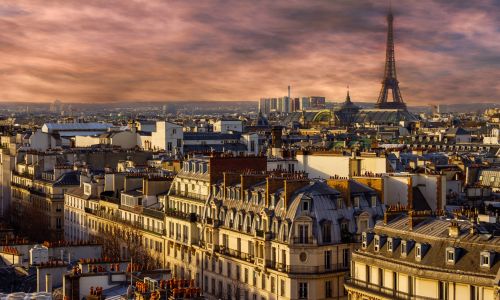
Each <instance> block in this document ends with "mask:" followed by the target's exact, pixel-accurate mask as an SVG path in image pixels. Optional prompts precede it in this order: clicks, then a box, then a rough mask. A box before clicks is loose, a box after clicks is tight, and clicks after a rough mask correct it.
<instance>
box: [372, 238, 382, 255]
mask: <svg viewBox="0 0 500 300" xmlns="http://www.w3.org/2000/svg"><path fill="white" fill-rule="evenodd" d="M373 249H375V251H376V252H378V251H379V250H380V237H379V236H378V235H376V236H375V241H374V246H373Z"/></svg>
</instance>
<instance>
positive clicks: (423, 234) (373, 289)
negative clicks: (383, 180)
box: [345, 207, 500, 300]
mask: <svg viewBox="0 0 500 300" xmlns="http://www.w3.org/2000/svg"><path fill="white" fill-rule="evenodd" d="M476 220H477V214H476V212H474V211H461V212H458V213H456V214H455V216H454V217H453V216H446V215H441V216H439V215H435V214H432V213H431V212H430V211H424V212H415V211H405V210H403V209H402V208H401V207H395V208H392V209H388V211H387V212H386V214H385V216H384V221H380V222H379V223H377V225H376V226H375V228H374V229H373V230H371V231H370V230H369V231H367V232H365V233H363V236H362V245H361V248H360V249H358V250H356V251H355V252H354V253H353V254H352V263H351V274H350V279H349V280H348V281H347V282H346V284H345V287H346V289H347V291H348V294H349V299H353V300H354V299H425V300H433V299H435V300H438V299H441V300H452V299H454V300H495V299H498V297H499V283H498V271H499V268H500V260H499V259H498V257H499V251H500V239H499V237H498V234H497V232H498V224H496V223H479V222H477V221H476Z"/></svg>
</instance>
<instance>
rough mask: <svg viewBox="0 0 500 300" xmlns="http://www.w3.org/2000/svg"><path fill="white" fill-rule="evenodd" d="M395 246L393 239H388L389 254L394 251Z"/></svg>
mask: <svg viewBox="0 0 500 300" xmlns="http://www.w3.org/2000/svg"><path fill="white" fill-rule="evenodd" d="M393 246H394V245H393V240H392V238H388V239H387V251H389V252H392V251H394V248H393Z"/></svg>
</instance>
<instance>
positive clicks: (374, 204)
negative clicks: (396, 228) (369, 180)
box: [372, 196, 377, 207]
mask: <svg viewBox="0 0 500 300" xmlns="http://www.w3.org/2000/svg"><path fill="white" fill-rule="evenodd" d="M372 207H377V196H372Z"/></svg>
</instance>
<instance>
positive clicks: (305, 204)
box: [302, 201, 309, 211]
mask: <svg viewBox="0 0 500 300" xmlns="http://www.w3.org/2000/svg"><path fill="white" fill-rule="evenodd" d="M302 210H303V211H309V201H303V202H302Z"/></svg>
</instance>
